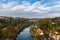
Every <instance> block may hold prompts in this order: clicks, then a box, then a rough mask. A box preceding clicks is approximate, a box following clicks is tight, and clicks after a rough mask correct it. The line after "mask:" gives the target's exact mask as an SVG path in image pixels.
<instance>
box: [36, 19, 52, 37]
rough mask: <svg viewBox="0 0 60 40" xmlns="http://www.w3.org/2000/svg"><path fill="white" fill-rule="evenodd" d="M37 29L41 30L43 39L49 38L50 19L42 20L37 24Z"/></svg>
mask: <svg viewBox="0 0 60 40" xmlns="http://www.w3.org/2000/svg"><path fill="white" fill-rule="evenodd" d="M37 26H38V28H40V29H41V30H43V33H44V37H45V38H47V37H49V33H50V30H51V29H52V22H51V20H50V19H42V20H40V21H39V22H38V23H37Z"/></svg>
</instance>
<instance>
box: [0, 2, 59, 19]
mask: <svg viewBox="0 0 60 40" xmlns="http://www.w3.org/2000/svg"><path fill="white" fill-rule="evenodd" d="M46 5H47V4H45V5H42V4H41V3H40V2H35V3H34V4H32V5H30V3H29V2H25V1H24V2H23V4H22V5H18V4H17V3H16V2H14V1H13V2H9V3H8V4H1V6H0V7H1V9H0V13H3V14H5V15H6V14H8V15H10V16H18V17H28V18H29V17H30V18H34V17H35V18H45V17H46V18H47V17H56V16H60V5H59V4H58V5H57V4H56V5H54V6H50V7H47V6H46ZM14 14H16V15H14Z"/></svg>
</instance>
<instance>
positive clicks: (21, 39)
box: [16, 26, 33, 40]
mask: <svg viewBox="0 0 60 40" xmlns="http://www.w3.org/2000/svg"><path fill="white" fill-rule="evenodd" d="M29 31H30V26H29V27H27V28H25V29H24V30H23V31H21V32H20V34H19V35H18V36H17V38H16V40H33V37H32V36H31V34H30V32H29Z"/></svg>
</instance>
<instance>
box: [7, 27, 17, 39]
mask: <svg viewBox="0 0 60 40" xmlns="http://www.w3.org/2000/svg"><path fill="white" fill-rule="evenodd" d="M6 34H7V35H6V36H7V38H9V39H14V38H15V37H16V30H15V28H14V27H13V26H7V29H6Z"/></svg>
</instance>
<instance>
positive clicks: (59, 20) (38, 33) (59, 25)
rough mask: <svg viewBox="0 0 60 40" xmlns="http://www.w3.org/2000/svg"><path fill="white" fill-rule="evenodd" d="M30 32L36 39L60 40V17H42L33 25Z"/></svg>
mask: <svg viewBox="0 0 60 40" xmlns="http://www.w3.org/2000/svg"><path fill="white" fill-rule="evenodd" d="M30 33H31V35H32V36H33V38H34V40H60V17H56V18H45V19H40V20H39V21H38V22H37V23H35V24H34V25H32V26H31V28H30ZM57 35H59V38H58V39H57ZM53 36H55V38H54V37H53Z"/></svg>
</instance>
